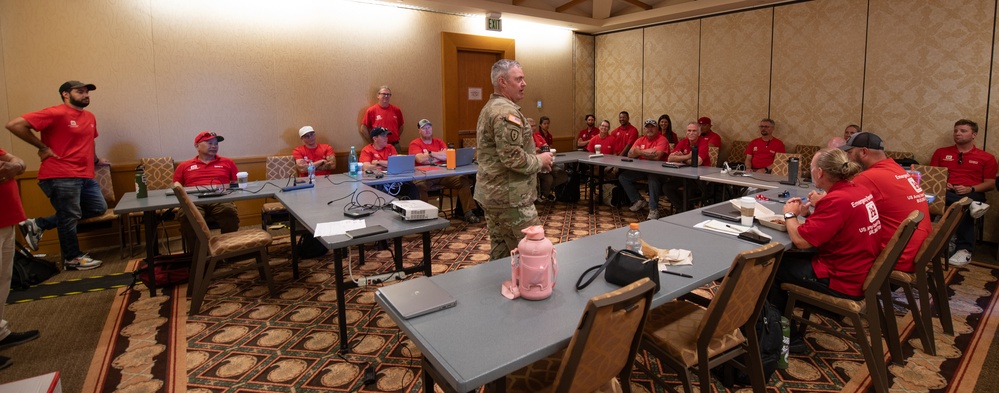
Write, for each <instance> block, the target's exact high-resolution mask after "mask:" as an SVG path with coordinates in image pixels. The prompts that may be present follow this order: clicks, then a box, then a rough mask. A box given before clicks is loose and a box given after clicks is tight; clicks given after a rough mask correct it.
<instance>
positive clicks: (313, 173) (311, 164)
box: [307, 159, 316, 184]
mask: <svg viewBox="0 0 999 393" xmlns="http://www.w3.org/2000/svg"><path fill="white" fill-rule="evenodd" d="M307 160H308V159H307ZM308 171H309V184H312V181H313V180H315V179H316V163H314V162H312V160H309V169H308Z"/></svg>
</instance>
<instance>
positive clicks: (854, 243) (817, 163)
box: [770, 149, 881, 347]
mask: <svg viewBox="0 0 999 393" xmlns="http://www.w3.org/2000/svg"><path fill="white" fill-rule="evenodd" d="M861 170H863V169H862V168H861V167H860V165H859V164H857V163H855V162H852V161H850V159H849V158H848V157H847V155H846V153H845V152H844V151H842V150H840V149H823V150H821V151H819V152H818V153H815V157H814V158H812V163H811V171H812V172H811V173H812V181H813V182H815V186H816V187H818V188H821V189H822V190H825V191H826V192H825V193H824V194H823V193H818V192H815V191H812V192H811V193H809V194H808V203H804V202H802V200H801V199H798V198H792V199H788V201H787V203H786V204H784V216H785V222H786V225H787V233H788V235H790V236H791V241H792V242H793V243H794V246H795V248H798V249H808V248H813V247H814V248H816V249H817V250H818V253H817V254H814V255H812V254H803V253H794V252H791V253H785V254H784V258H783V259H782V260H781V263H780V267H778V269H777V276H776V278H775V279H774V283H773V286H771V290H770V302H771V303H773V304H774V305H775V306H777V308H778V309H779V310H782V311H783V310H784V308H785V307H786V306H787V291H784V290H782V289H780V286H781V284H783V283H791V284H794V285H798V286H802V287H805V288H809V289H812V290H815V291H818V292H821V293H825V294H829V295H832V296H837V297H842V298H849V299H855V300H857V299H862V298H863V295H864V293H863V284H864V279H865V278H866V277H867V273H868V272H869V271H870V270H871V266H872V265H873V264H874V260H875V259H876V258H877V257H878V254H879V253H880V252H881V241H880V234H879V233H878V232H880V231H881V220H880V218H879V217H878V209H877V208H876V207H875V206H874V196H872V195H871V192H870V191H868V190H867V188H865V187H862V186H859V185H856V184H854V183H853V182H852V181H850V180H847V179H851V178H853V176H854V175H856V174H858V173H860V171H861ZM811 206H814V207H815V209H814V211H812V212H811V214H809V207H811ZM806 215H807V216H808V220H807V221H805V222H804V223H799V221H798V217H797V216H806ZM796 342H797V343H801V338H800V335H798V336H797V337H795V332H792V347H794V346H795V344H796ZM799 346H800V344H799Z"/></svg>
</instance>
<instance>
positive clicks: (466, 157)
mask: <svg viewBox="0 0 999 393" xmlns="http://www.w3.org/2000/svg"><path fill="white" fill-rule="evenodd" d="M473 161H475V148H474V147H463V148H461V149H458V150H455V152H454V166H456V167H459V166H465V165H471V164H472V162H473Z"/></svg>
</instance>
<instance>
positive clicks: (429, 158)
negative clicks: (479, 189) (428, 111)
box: [409, 119, 479, 224]
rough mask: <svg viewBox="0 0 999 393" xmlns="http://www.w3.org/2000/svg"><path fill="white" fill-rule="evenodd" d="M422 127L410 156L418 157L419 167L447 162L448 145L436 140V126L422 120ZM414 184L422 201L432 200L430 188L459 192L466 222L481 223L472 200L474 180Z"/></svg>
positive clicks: (457, 178) (460, 178) (443, 179)
mask: <svg viewBox="0 0 999 393" xmlns="http://www.w3.org/2000/svg"><path fill="white" fill-rule="evenodd" d="M416 125H417V126H419V127H420V137H419V138H416V139H413V141H412V142H410V143H409V155H411V156H416V163H417V164H419V165H437V164H439V163H442V162H446V161H447V144H445V143H444V141H443V140H441V139H439V138H434V125H433V124H431V123H430V120H427V119H422V120H420V122H419V123H416ZM413 184H414V185H416V188H417V189H418V190H419V191H420V199H421V200H423V201H426V200H427V199H430V195H429V194H428V191H429V189H430V188H432V187H434V186H437V185H440V186H441V187H444V188H449V189H452V190H456V191H458V201H460V202H461V210H462V211H464V213H465V221H466V222H468V223H470V224H476V223H478V222H479V217H478V216H476V215H475V211H474V210H475V199H472V180H471V179H469V178H468V177H466V176H448V177H439V178H436V179H429V180H415V181H413Z"/></svg>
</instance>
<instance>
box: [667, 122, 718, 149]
mask: <svg viewBox="0 0 999 393" xmlns="http://www.w3.org/2000/svg"><path fill="white" fill-rule="evenodd" d="M697 125H698V126H699V127H700V128H701V139H705V140H707V141H708V145H710V146H714V147H717V148H719V149H721V145H722V140H721V135H718V133H717V132H714V131H712V130H711V118H710V117H707V116H704V117H702V118H700V119H697ZM677 143H679V142H677Z"/></svg>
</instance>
